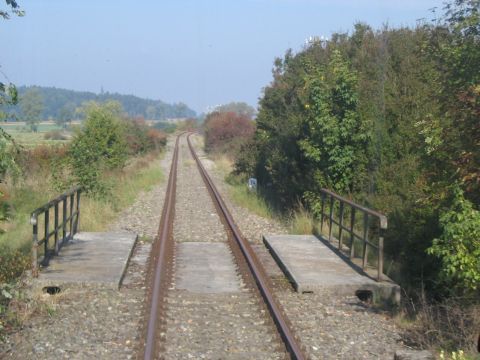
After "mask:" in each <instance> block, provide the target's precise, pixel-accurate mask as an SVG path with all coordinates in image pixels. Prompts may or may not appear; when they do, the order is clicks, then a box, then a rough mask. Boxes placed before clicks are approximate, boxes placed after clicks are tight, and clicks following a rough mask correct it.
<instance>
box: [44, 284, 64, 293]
mask: <svg viewBox="0 0 480 360" xmlns="http://www.w3.org/2000/svg"><path fill="white" fill-rule="evenodd" d="M60 291H62V289H60V287H58V286H45V287H44V288H43V292H44V293H46V294H49V295H56V294H58V293H60Z"/></svg>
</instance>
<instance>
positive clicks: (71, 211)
mask: <svg viewBox="0 0 480 360" xmlns="http://www.w3.org/2000/svg"><path fill="white" fill-rule="evenodd" d="M74 196H75V194H74V193H72V194H70V236H69V239H73V202H74Z"/></svg>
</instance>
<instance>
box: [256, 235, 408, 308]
mask: <svg viewBox="0 0 480 360" xmlns="http://www.w3.org/2000/svg"><path fill="white" fill-rule="evenodd" d="M263 240H264V243H265V245H266V247H267V248H268V249H269V250H270V253H271V254H272V256H273V257H274V258H275V260H276V261H277V263H278V264H279V266H280V268H281V269H282V270H283V272H284V273H285V275H286V276H287V277H288V278H289V279H290V281H291V282H292V283H293V285H294V287H295V289H296V290H297V292H300V293H302V292H316V291H319V290H321V289H325V288H328V289H330V290H333V291H334V292H335V293H338V294H341V295H355V294H356V292H357V291H370V292H371V293H372V294H373V296H374V297H375V298H377V299H383V300H388V301H391V302H393V303H399V301H400V287H399V286H398V285H397V284H395V283H393V282H392V281H390V280H389V279H386V281H382V282H377V281H375V280H374V279H372V278H371V277H370V276H368V274H366V273H364V272H363V271H361V269H359V268H358V267H357V266H355V265H354V264H352V263H349V262H348V261H346V260H344V259H342V258H341V257H340V256H339V255H338V254H337V253H336V252H335V251H334V250H332V249H331V248H330V247H329V246H327V245H326V241H323V240H321V239H319V238H318V237H316V236H313V235H265V236H264V237H263Z"/></svg>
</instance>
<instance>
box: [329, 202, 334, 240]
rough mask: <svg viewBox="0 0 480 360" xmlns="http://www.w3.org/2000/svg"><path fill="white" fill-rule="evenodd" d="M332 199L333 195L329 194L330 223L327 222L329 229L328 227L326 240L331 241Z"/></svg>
mask: <svg viewBox="0 0 480 360" xmlns="http://www.w3.org/2000/svg"><path fill="white" fill-rule="evenodd" d="M333 201H334V198H333V196H330V216H329V219H330V223H329V229H328V241H330V242H331V241H332V230H333Z"/></svg>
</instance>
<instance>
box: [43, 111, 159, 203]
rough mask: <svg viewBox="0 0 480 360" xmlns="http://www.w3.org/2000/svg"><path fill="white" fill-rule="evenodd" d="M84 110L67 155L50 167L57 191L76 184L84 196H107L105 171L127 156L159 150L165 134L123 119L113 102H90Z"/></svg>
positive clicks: (116, 165) (124, 162) (135, 121)
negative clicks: (83, 116) (82, 120)
mask: <svg viewBox="0 0 480 360" xmlns="http://www.w3.org/2000/svg"><path fill="white" fill-rule="evenodd" d="M84 111H85V115H86V120H85V122H84V124H83V126H82V128H80V129H77V130H76V133H75V135H74V137H73V140H72V142H71V144H69V145H68V147H67V154H66V156H65V157H64V158H61V157H58V158H57V161H55V162H53V164H52V166H53V168H54V171H53V176H54V182H55V185H56V187H57V188H58V189H59V190H64V189H66V188H68V187H70V186H72V185H74V184H78V185H81V186H83V188H84V190H85V192H86V193H90V194H93V195H95V196H100V197H103V196H106V195H108V193H109V190H108V184H107V182H106V181H105V178H104V174H105V172H106V171H112V170H118V169H121V168H123V167H124V166H125V164H126V161H127V159H128V157H129V156H134V155H140V154H145V153H146V152H149V151H152V150H157V151H158V150H160V149H161V148H162V147H163V146H164V145H165V144H166V135H165V134H164V133H162V132H160V131H158V130H155V129H152V128H150V127H148V126H147V125H146V123H145V122H144V121H143V120H142V119H136V120H130V119H127V118H124V117H123V112H122V108H121V106H120V104H118V103H116V102H107V103H105V104H97V103H93V102H92V103H89V104H88V105H87V106H85V108H84Z"/></svg>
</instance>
